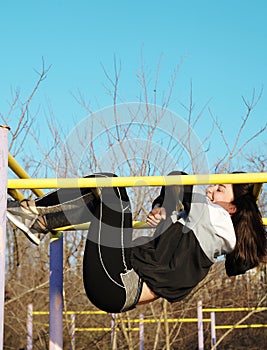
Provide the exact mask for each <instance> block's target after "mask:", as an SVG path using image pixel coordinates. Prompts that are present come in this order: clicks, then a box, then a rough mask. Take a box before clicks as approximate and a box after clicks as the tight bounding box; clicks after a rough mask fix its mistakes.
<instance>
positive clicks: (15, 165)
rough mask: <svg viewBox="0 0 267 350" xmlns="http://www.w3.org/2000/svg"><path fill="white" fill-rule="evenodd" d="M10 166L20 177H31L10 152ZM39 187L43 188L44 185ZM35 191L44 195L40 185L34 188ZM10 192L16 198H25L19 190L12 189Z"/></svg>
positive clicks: (37, 194)
mask: <svg viewBox="0 0 267 350" xmlns="http://www.w3.org/2000/svg"><path fill="white" fill-rule="evenodd" d="M8 166H9V168H10V169H11V170H12V171H13V172H14V173H15V174H16V175H17V176H18V177H20V179H30V175H29V174H28V173H27V172H26V171H25V170H24V169H23V168H22V167H21V166H20V165H19V163H18V162H17V161H16V160H15V158H14V157H12V156H11V154H10V153H9V154H8ZM19 181H21V180H19ZM8 188H9V187H8ZM20 188H21V189H22V188H26V187H20ZM39 188H42V187H39ZM14 189H15V188H14ZM17 189H18V187H17ZM33 192H34V193H35V194H36V196H38V197H41V196H43V195H44V193H43V191H41V190H40V189H38V187H37V188H34V189H33ZM10 194H11V195H12V196H13V197H14V198H16V199H23V195H22V193H20V192H19V191H16V192H13V189H12V191H11V192H10Z"/></svg>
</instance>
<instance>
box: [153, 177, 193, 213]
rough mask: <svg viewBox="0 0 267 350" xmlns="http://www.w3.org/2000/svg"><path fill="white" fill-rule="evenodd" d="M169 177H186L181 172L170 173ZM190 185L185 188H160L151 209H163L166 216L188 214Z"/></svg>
mask: <svg viewBox="0 0 267 350" xmlns="http://www.w3.org/2000/svg"><path fill="white" fill-rule="evenodd" d="M169 175H187V174H186V173H185V172H183V171H172V172H171V173H169V174H168V176H169ZM192 189H193V186H192V185H185V186H178V185H177V186H162V188H161V191H160V195H159V196H158V197H157V198H156V199H155V200H154V202H153V204H152V207H153V208H154V207H155V206H159V207H164V208H165V209H166V213H167V216H170V215H171V214H172V212H173V211H177V212H179V211H180V210H185V211H186V213H189V211H190V206H191V200H192Z"/></svg>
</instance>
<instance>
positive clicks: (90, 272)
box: [83, 188, 141, 312]
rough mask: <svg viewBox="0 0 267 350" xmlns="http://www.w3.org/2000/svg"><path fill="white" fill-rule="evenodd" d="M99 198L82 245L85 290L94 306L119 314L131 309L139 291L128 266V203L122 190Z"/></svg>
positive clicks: (109, 191) (112, 190) (106, 191)
mask: <svg viewBox="0 0 267 350" xmlns="http://www.w3.org/2000/svg"><path fill="white" fill-rule="evenodd" d="M100 199H101V200H100V201H99V203H98V205H97V207H96V210H95V212H94V215H95V218H94V219H93V220H92V222H91V225H90V229H89V233H88V238H87V241H86V246H85V252H84V261H83V278H84V287H85V290H86V294H87V296H88V298H89V299H90V301H91V302H92V303H93V304H94V305H95V306H97V307H98V308H100V309H102V310H104V311H107V312H121V311H125V310H126V309H127V308H131V307H132V306H133V305H134V304H135V303H136V302H137V301H138V299H139V294H138V292H141V284H140V279H139V277H138V276H137V274H136V273H135V272H134V271H133V269H132V266H131V263H130V253H131V245H132V215H131V208H130V202H129V198H128V196H127V193H126V190H125V189H124V188H103V189H102V191H101V195H100ZM139 288H140V289H139ZM131 292H132V293H133V294H132V295H130V294H131Z"/></svg>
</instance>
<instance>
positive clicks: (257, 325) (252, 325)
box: [215, 324, 267, 329]
mask: <svg viewBox="0 0 267 350" xmlns="http://www.w3.org/2000/svg"><path fill="white" fill-rule="evenodd" d="M231 328H267V324H240V325H237V326H234V325H233V326H231V325H225V326H215V329H231Z"/></svg>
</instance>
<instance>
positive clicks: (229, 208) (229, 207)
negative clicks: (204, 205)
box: [228, 203, 236, 215]
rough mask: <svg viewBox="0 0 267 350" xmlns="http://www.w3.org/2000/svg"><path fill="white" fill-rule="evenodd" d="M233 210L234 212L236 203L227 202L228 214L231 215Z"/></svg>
mask: <svg viewBox="0 0 267 350" xmlns="http://www.w3.org/2000/svg"><path fill="white" fill-rule="evenodd" d="M235 212H236V205H235V204H233V203H229V206H228V213H229V214H230V215H233V214H234V213H235Z"/></svg>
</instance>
